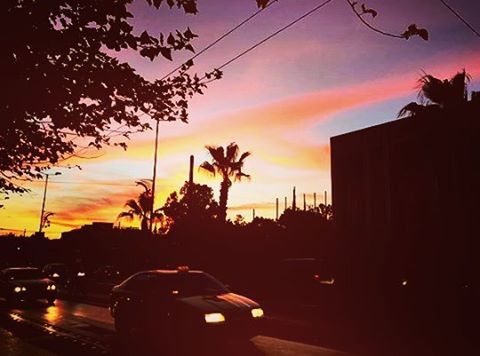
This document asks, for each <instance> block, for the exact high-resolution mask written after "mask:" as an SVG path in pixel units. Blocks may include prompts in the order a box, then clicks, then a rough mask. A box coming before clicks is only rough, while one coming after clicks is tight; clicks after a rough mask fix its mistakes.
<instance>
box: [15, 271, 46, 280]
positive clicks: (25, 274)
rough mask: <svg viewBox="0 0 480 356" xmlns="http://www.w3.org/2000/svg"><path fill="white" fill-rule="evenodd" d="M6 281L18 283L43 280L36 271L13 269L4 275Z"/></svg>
mask: <svg viewBox="0 0 480 356" xmlns="http://www.w3.org/2000/svg"><path fill="white" fill-rule="evenodd" d="M6 277H7V279H9V280H11V281H19V280H25V279H39V278H43V276H42V273H41V272H40V270H38V269H14V270H9V271H7V273H6Z"/></svg>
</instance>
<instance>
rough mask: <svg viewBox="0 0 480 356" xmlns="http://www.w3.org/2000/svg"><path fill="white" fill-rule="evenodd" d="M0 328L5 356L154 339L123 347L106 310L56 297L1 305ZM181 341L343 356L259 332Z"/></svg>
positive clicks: (140, 349)
mask: <svg viewBox="0 0 480 356" xmlns="http://www.w3.org/2000/svg"><path fill="white" fill-rule="evenodd" d="M0 328H3V329H5V330H8V334H9V335H10V336H11V337H9V338H7V336H4V338H5V340H8V342H10V344H11V346H10V348H9V351H8V353H7V354H12V355H13V354H15V355H16V354H22V352H21V348H22V347H27V348H28V350H29V352H28V354H29V355H34V354H35V352H34V351H32V349H31V348H32V347H36V350H38V354H43V353H42V352H44V351H48V352H50V353H52V354H54V355H55V354H57V355H63V354H65V355H67V354H68V355H73V354H82V355H122V354H124V355H129V354H134V353H136V354H148V351H151V350H152V349H151V348H150V346H151V345H150V343H152V342H153V343H155V341H156V340H148V345H150V346H148V347H146V348H145V346H146V345H147V343H146V342H145V340H142V341H139V342H138V343H133V344H131V343H130V344H128V345H125V344H123V343H122V340H118V338H117V337H116V335H115V331H114V327H113V319H112V318H111V316H110V314H109V311H108V309H107V308H104V307H100V306H94V305H89V304H82V303H75V302H67V301H61V300H59V301H56V303H55V305H54V306H48V305H45V304H43V303H34V304H31V305H22V306H17V307H12V308H9V307H7V306H6V305H5V304H3V303H0ZM159 337H161V335H159ZM13 338H15V339H13ZM13 340H15V342H14V341H13ZM185 345H187V346H189V347H190V346H191V347H190V348H189V350H190V351H189V354H192V353H191V350H192V348H194V350H195V354H208V355H232V356H234V355H242V356H248V355H258V356H260V355H278V356H289V355H306V356H308V355H312V356H313V355H317V356H346V355H347V354H346V353H342V352H339V351H335V350H331V349H327V348H323V347H319V346H315V345H308V344H304V343H300V342H294V341H289V340H286V339H279V338H274V337H268V336H263V335H258V336H256V337H254V338H253V339H251V340H250V341H247V342H244V343H239V342H238V341H231V340H221V342H219V343H217V342H209V343H208V344H207V345H205V344H202V345H201V346H197V345H195V346H193V345H189V340H185V343H184V346H185ZM164 351H165V352H164ZM32 352H33V353H32ZM154 353H155V354H157V355H158V354H177V352H176V350H173V351H172V350H170V352H166V350H158V349H155V352H154ZM2 354H3V353H2Z"/></svg>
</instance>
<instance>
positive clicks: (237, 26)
mask: <svg viewBox="0 0 480 356" xmlns="http://www.w3.org/2000/svg"><path fill="white" fill-rule="evenodd" d="M276 2H278V0H273V1H271V2H269V3H268V4H267V5H266V6H265V7H263V8H261V9H259V10H257V11H255V12H254V13H253V14H251V15H250V16H248V17H247V18H246V19H245V20H243V21H242V22H240V23H239V24H238V25H236V26H235V27H233V28H232V29H230V30H229V31H227V32H225V33H224V34H223V35H221V36H220V37H219V38H217V39H216V40H215V41H213V42H212V43H210V44H209V45H208V46H206V47H205V48H203V49H202V50H200V51H199V52H198V53H197V54H195V55H194V56H193V57H191V58H189V59H188V60H186V61H185V62H183V63H182V64H180V65H179V66H178V67H176V68H175V69H173V70H172V71H170V72H169V73H168V74H166V75H164V76H163V77H162V78H161V79H160V80H164V79H166V78H168V77H169V76H171V75H172V74H173V73H175V72H176V71H177V70H179V69H180V68H182V66H184V65H185V64H187V63H188V62H189V61H193V60H194V59H195V58H197V57H199V56H201V55H202V54H203V53H205V52H206V51H208V50H209V49H210V48H212V47H213V46H215V45H216V44H217V43H219V42H220V41H222V40H223V39H224V38H225V37H227V36H229V35H230V34H231V33H232V32H235V31H236V30H238V29H239V28H240V27H242V26H243V25H245V24H246V23H247V22H249V21H250V20H252V19H253V18H254V17H256V16H257V15H258V14H260V13H261V12H262V11H264V10H266V9H268V8H269V7H270V6H271V5H273V4H275V3H276Z"/></svg>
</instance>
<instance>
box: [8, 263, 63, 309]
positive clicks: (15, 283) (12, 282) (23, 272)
mask: <svg viewBox="0 0 480 356" xmlns="http://www.w3.org/2000/svg"><path fill="white" fill-rule="evenodd" d="M0 296H2V297H3V298H5V299H6V300H7V301H9V302H15V301H21V300H35V299H46V300H47V301H48V302H49V303H50V304H53V303H54V302H55V299H56V298H57V286H56V285H55V282H53V281H52V280H51V279H48V278H45V276H44V275H43V273H42V272H41V271H40V270H39V269H38V268H32V267H14V268H6V269H4V270H2V271H1V272H0Z"/></svg>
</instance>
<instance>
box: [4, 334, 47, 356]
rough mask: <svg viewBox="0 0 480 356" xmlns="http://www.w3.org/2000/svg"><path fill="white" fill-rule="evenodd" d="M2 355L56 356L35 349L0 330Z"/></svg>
mask: <svg viewBox="0 0 480 356" xmlns="http://www.w3.org/2000/svg"><path fill="white" fill-rule="evenodd" d="M0 355H2V356H25V355H35V356H55V354H53V353H51V352H49V351H46V350H44V349H41V348H38V347H35V346H33V345H30V344H28V343H27V342H25V341H23V340H22V339H19V338H18V337H15V336H13V335H12V334H11V333H10V332H8V331H7V330H4V329H0Z"/></svg>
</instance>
